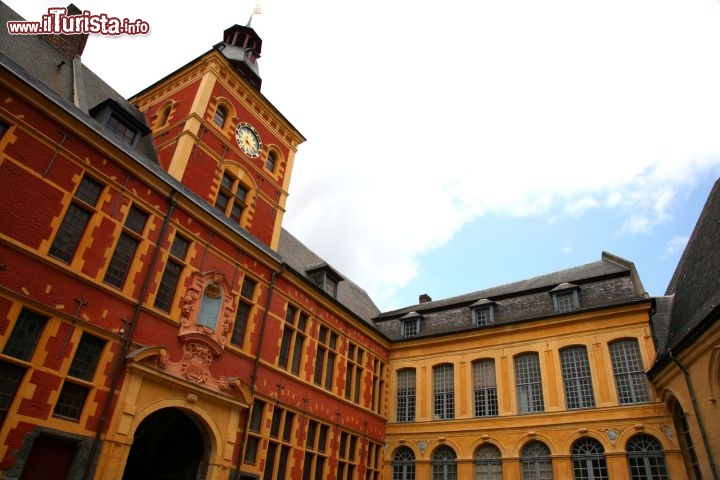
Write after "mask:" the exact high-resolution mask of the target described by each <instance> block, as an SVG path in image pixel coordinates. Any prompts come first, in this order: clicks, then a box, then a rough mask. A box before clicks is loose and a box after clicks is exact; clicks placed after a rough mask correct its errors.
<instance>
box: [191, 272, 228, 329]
mask: <svg viewBox="0 0 720 480" xmlns="http://www.w3.org/2000/svg"><path fill="white" fill-rule="evenodd" d="M222 302H223V292H222V288H221V287H220V285H218V284H217V283H215V282H210V283H208V284H207V286H206V287H205V291H204V292H203V298H202V302H201V303H200V312H199V313H198V317H197V324H198V325H204V326H206V327H208V328H210V329H212V330H215V325H217V320H218V316H219V315H220V307H221V306H222Z"/></svg>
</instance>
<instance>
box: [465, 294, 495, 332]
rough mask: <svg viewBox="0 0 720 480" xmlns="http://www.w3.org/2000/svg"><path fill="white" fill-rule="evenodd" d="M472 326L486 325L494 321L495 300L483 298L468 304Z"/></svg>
mask: <svg viewBox="0 0 720 480" xmlns="http://www.w3.org/2000/svg"><path fill="white" fill-rule="evenodd" d="M470 311H471V312H472V320H473V326H474V327H487V326H488V325H493V324H494V323H495V302H493V301H492V300H488V299H487V298H483V299H482V300H478V301H477V302H475V303H473V304H472V305H470Z"/></svg>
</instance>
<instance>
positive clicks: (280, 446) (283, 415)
mask: <svg viewBox="0 0 720 480" xmlns="http://www.w3.org/2000/svg"><path fill="white" fill-rule="evenodd" d="M294 425H295V414H294V413H292V412H289V411H287V410H284V409H282V408H280V407H278V406H275V409H274V410H273V416H272V424H271V426H270V440H269V441H268V450H267V458H266V460H265V471H264V474H263V480H285V479H286V478H287V471H286V468H287V463H288V459H289V458H290V455H291V453H292V447H293V438H292V432H293V431H294ZM278 452H279V455H278ZM274 472H277V474H275V473H274Z"/></svg>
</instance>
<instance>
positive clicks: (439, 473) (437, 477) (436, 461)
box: [432, 446, 457, 480]
mask: <svg viewBox="0 0 720 480" xmlns="http://www.w3.org/2000/svg"><path fill="white" fill-rule="evenodd" d="M456 460H457V455H456V454H455V451H454V450H453V449H452V448H450V447H447V446H442V447H439V448H438V449H437V450H435V452H434V453H433V457H432V480H457V462H456Z"/></svg>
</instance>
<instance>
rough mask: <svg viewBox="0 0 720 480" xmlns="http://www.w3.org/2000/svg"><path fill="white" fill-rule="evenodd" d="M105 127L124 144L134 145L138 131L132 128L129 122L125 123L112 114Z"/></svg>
mask: <svg viewBox="0 0 720 480" xmlns="http://www.w3.org/2000/svg"><path fill="white" fill-rule="evenodd" d="M105 126H106V127H107V128H108V130H110V131H111V132H113V133H114V134H115V135H117V136H119V137H120V138H121V139H122V140H123V141H124V142H126V143H128V144H130V145H134V142H135V136H136V135H137V133H138V132H137V130H135V129H134V128H133V127H131V126H130V125H129V124H128V123H127V122H125V121H123V120H122V119H121V118H120V117H119V116H117V115H115V114H114V113H111V114H110V117H108V119H107V123H106V124H105Z"/></svg>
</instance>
